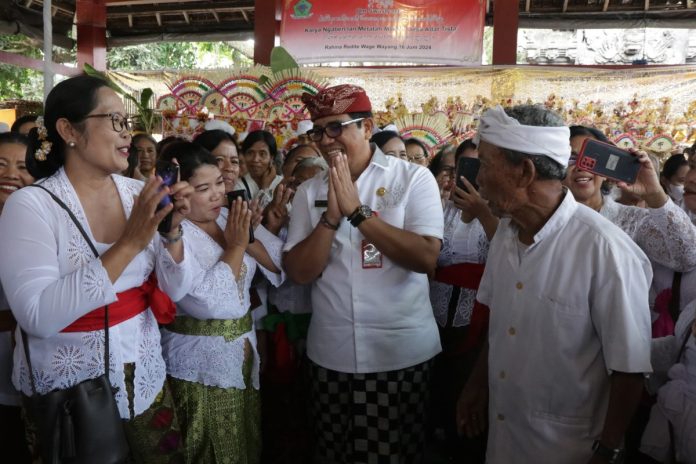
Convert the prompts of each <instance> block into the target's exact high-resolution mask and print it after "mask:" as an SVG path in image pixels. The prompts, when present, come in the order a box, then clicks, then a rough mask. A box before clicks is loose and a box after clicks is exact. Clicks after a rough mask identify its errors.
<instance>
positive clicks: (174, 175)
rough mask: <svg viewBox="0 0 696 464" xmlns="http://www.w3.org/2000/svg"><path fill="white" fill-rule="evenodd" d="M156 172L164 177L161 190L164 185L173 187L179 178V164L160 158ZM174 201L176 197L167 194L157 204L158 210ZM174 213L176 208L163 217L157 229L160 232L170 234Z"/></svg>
mask: <svg viewBox="0 0 696 464" xmlns="http://www.w3.org/2000/svg"><path fill="white" fill-rule="evenodd" d="M155 174H156V175H158V176H159V177H161V178H162V186H161V187H160V190H161V189H163V188H164V187H171V186H172V185H174V184H176V182H177V180H178V178H179V166H177V165H176V164H174V163H172V162H171V161H163V160H160V161H158V162H157V164H156V166H155ZM173 202H174V199H173V198H172V197H171V195H167V196H165V197H164V198H162V200H161V201H160V202H159V203H158V204H157V211H159V210H161V209H162V208H164V207H165V206H167V205H168V204H170V203H173ZM173 214H174V210H172V211H170V212H169V214H167V215H166V216H165V217H164V219H162V222H160V223H159V225H158V226H157V230H158V231H159V232H160V233H163V234H168V233H169V232H171V229H172V215H173Z"/></svg>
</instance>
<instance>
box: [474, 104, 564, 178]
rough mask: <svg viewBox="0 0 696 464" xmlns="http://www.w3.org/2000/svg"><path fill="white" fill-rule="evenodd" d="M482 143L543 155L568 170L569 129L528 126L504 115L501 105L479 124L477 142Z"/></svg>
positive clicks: (487, 114) (475, 141) (489, 112)
mask: <svg viewBox="0 0 696 464" xmlns="http://www.w3.org/2000/svg"><path fill="white" fill-rule="evenodd" d="M481 140H483V141H484V142H488V143H490V144H492V145H495V146H496V147H501V148H507V149H509V150H515V151H519V152H522V153H526V154H528V155H544V156H547V157H549V158H551V159H552V160H554V161H556V162H558V163H559V164H560V165H562V166H563V167H564V168H565V167H568V159H569V158H570V129H568V128H567V127H566V126H562V127H541V126H525V125H522V124H520V122H519V121H518V120H517V119H515V118H511V117H510V116H508V115H507V114H506V113H505V110H504V109H503V107H502V106H500V105H498V106H496V107H495V108H491V109H489V110H486V111H485V112H484V113H483V115H482V116H481V120H480V121H479V128H478V133H477V134H476V137H474V143H475V144H476V145H478V144H479V141H481Z"/></svg>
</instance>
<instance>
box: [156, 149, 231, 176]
mask: <svg viewBox="0 0 696 464" xmlns="http://www.w3.org/2000/svg"><path fill="white" fill-rule="evenodd" d="M174 158H176V160H177V162H178V163H179V173H180V175H181V180H189V179H190V178H191V176H193V175H194V174H195V173H196V169H198V168H199V167H201V166H203V165H206V164H209V165H211V166H215V167H217V165H218V164H217V160H216V159H215V157H214V156H213V155H211V154H210V152H209V151H208V150H206V149H205V148H203V147H202V146H200V145H199V144H197V143H193V142H188V141H186V140H181V141H176V142H172V143H170V144H169V145H167V148H166V149H165V150H164V151H163V152H162V157H161V160H163V161H171V160H172V159H174Z"/></svg>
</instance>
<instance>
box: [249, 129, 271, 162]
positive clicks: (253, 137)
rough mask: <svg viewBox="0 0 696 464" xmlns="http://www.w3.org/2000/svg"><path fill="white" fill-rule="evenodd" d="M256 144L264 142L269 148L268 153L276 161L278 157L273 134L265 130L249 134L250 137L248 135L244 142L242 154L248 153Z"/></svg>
mask: <svg viewBox="0 0 696 464" xmlns="http://www.w3.org/2000/svg"><path fill="white" fill-rule="evenodd" d="M256 142H263V143H265V144H266V145H267V146H268V152H269V153H270V154H271V158H273V159H275V157H276V156H278V145H276V139H275V137H273V134H271V133H270V132H268V131H265V130H255V131H252V132H249V135H247V136H246V138H245V139H244V141H243V142H242V153H246V152H247V151H248V150H249V149H250V148H251V146H252V145H253V144H255V143H256Z"/></svg>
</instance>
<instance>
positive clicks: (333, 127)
mask: <svg viewBox="0 0 696 464" xmlns="http://www.w3.org/2000/svg"><path fill="white" fill-rule="evenodd" d="M363 119H365V118H357V119H351V120H350V121H345V122H338V121H333V122H330V123H328V124H327V125H326V127H321V126H315V127H314V128H312V129H310V130H308V131H307V135H308V136H309V138H310V139H312V141H314V142H321V139H323V138H324V134H326V135H327V136H328V137H331V138H332V139H335V138H336V137H340V135H341V134H342V133H343V128H344V127H345V126H348V125H350V124H353V123H356V122H360V121H362V120H363Z"/></svg>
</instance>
